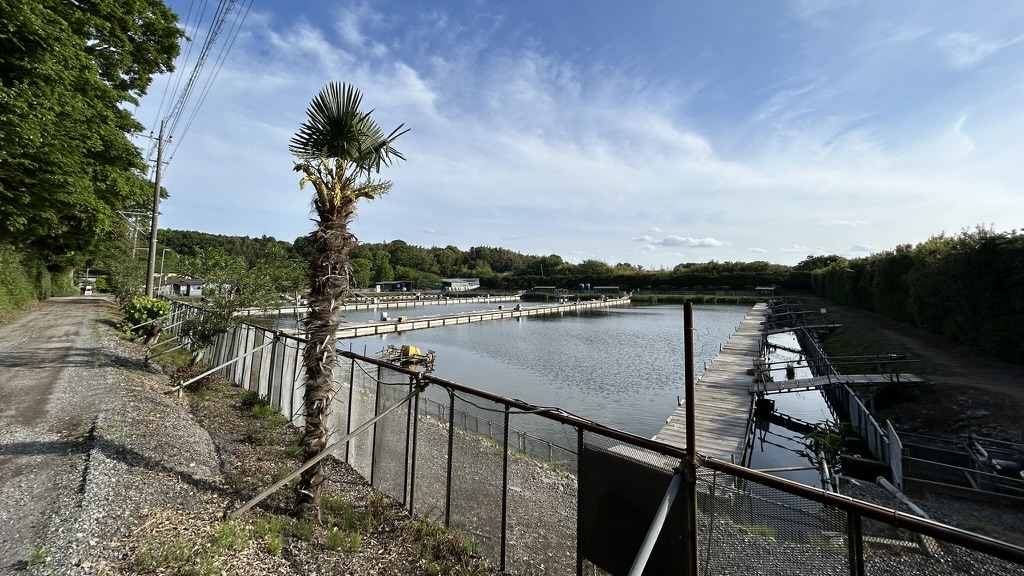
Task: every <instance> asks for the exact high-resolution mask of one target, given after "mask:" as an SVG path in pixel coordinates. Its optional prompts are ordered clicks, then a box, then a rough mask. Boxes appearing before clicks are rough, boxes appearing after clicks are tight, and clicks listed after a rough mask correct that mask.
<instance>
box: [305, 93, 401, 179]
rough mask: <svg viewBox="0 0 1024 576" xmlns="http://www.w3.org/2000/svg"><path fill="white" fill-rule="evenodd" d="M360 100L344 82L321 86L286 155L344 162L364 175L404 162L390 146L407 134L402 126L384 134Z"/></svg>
mask: <svg viewBox="0 0 1024 576" xmlns="http://www.w3.org/2000/svg"><path fill="white" fill-rule="evenodd" d="M362 99H363V97H362V94H361V93H360V92H359V90H358V89H356V88H355V87H354V86H351V85H348V84H345V83H343V82H331V83H330V84H328V85H327V86H324V88H323V89H322V90H321V91H320V93H319V94H317V95H316V97H314V98H313V101H312V102H310V104H309V108H308V109H307V110H306V116H307V119H306V121H305V122H303V123H302V125H301V126H300V127H299V131H298V132H296V133H295V135H294V136H293V137H292V139H291V141H290V142H289V146H288V149H289V151H291V153H292V154H294V155H295V156H297V157H298V158H299V159H301V160H309V159H313V158H337V159H341V160H345V161H347V162H351V163H352V164H353V165H354V167H355V168H356V169H358V170H360V171H365V172H370V171H379V170H380V168H381V166H382V165H384V166H388V165H390V164H391V163H392V162H393V161H396V160H404V159H405V157H404V156H402V154H401V153H400V152H399V151H398V150H396V149H395V147H394V146H393V143H394V141H395V140H396V139H397V138H398V137H399V136H401V135H403V134H405V133H406V132H408V131H409V130H408V129H407V128H405V125H404V124H402V125H399V126H398V128H395V129H394V130H392V131H391V133H390V134H385V132H384V130H383V129H382V128H381V127H380V125H379V124H377V122H375V121H374V120H373V118H372V116H371V115H372V113H373V110H371V111H370V112H361V111H360V110H359V106H360V104H361V103H362Z"/></svg>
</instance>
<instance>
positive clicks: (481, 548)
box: [207, 324, 1024, 575]
mask: <svg viewBox="0 0 1024 576" xmlns="http://www.w3.org/2000/svg"><path fill="white" fill-rule="evenodd" d="M267 344H269V346H267ZM304 344H305V343H304V341H303V340H301V339H297V338H294V337H291V336H287V335H284V334H281V333H275V332H272V331H267V330H264V329H262V328H257V327H255V326H250V325H246V324H242V325H240V326H239V327H238V328H237V329H235V330H233V331H232V332H230V333H227V334H223V335H222V336H221V337H220V338H219V339H218V341H217V342H216V343H215V344H214V345H213V346H211V350H210V351H209V352H208V357H207V361H208V362H210V363H216V364H218V365H219V364H224V363H228V364H226V365H225V367H224V368H223V369H222V370H221V375H223V376H225V377H227V378H231V379H232V380H234V381H235V382H237V383H239V384H240V385H241V386H243V387H245V388H246V389H248V390H254V391H257V392H259V393H260V394H261V395H265V396H266V397H268V398H270V399H271V401H272V403H273V404H274V406H276V407H278V408H280V409H281V411H282V413H284V414H285V415H286V416H289V417H290V418H291V419H292V422H293V423H294V424H296V425H301V423H302V411H303V407H302V392H303V382H304V375H303V373H302V370H301V357H302V350H303V347H304ZM260 346H265V347H264V348H262V349H261V350H260V351H259V352H257V353H253V352H252V351H253V350H255V349H256V348H258V347H260ZM246 354H248V355H246ZM233 358H238V361H237V362H231V361H232V359H233ZM334 378H335V395H334V401H333V404H332V415H331V418H330V420H329V421H330V426H331V427H332V437H333V438H340V437H342V436H344V435H346V434H347V433H348V432H349V431H351V430H354V429H355V428H357V427H358V426H360V425H361V424H363V423H364V422H367V421H368V420H370V419H372V418H373V417H374V416H376V415H377V414H380V413H381V412H383V411H384V410H386V409H387V408H390V407H391V406H393V405H395V404H396V403H399V402H403V401H404V399H405V398H407V397H409V395H410V394H411V393H412V392H413V391H414V390H416V389H423V390H424V391H423V392H421V393H419V394H415V395H413V396H412V397H411V399H410V400H408V404H406V405H405V406H401V407H399V408H398V409H397V410H395V411H393V412H391V413H390V414H388V415H386V416H385V417H384V418H382V419H381V420H380V421H378V422H377V423H376V424H375V425H374V426H373V427H371V428H369V429H368V430H367V431H366V432H364V433H362V434H360V435H358V436H357V437H355V438H353V439H352V440H351V441H350V442H349V444H348V445H347V447H346V449H345V450H338V451H337V452H336V453H335V456H336V457H337V458H339V459H341V460H344V461H346V462H348V464H350V465H351V466H352V467H353V468H354V469H355V470H356V471H358V472H359V473H360V474H361V475H362V476H363V477H364V478H366V479H367V480H368V481H370V482H371V483H372V484H373V486H374V487H375V488H376V489H378V490H380V491H381V492H383V493H386V494H388V495H389V496H391V497H393V498H394V499H395V500H397V501H399V502H401V503H403V505H405V506H406V508H407V509H408V510H409V511H410V513H411V514H412V515H414V516H416V517H425V518H427V519H429V520H430V521H432V522H437V523H440V524H444V525H446V526H448V527H449V528H451V529H452V530H454V531H456V532H457V533H459V534H460V535H461V536H463V537H464V539H465V541H466V542H471V543H472V544H473V546H474V547H475V549H476V551H477V552H478V553H479V554H480V555H482V556H483V557H485V558H487V559H488V560H489V561H490V562H491V563H492V564H493V565H494V566H496V567H499V568H501V569H503V570H505V571H507V572H508V573H513V574H573V573H575V574H588V575H589V574H595V575H596V574H626V573H627V572H628V571H629V568H630V566H631V565H632V562H633V560H634V558H635V557H636V554H637V550H638V549H639V547H640V544H641V542H642V541H643V540H644V537H645V535H646V534H647V531H648V527H649V526H650V524H651V519H652V518H653V517H654V515H655V511H656V510H657V509H658V508H659V505H660V504H663V502H662V499H663V497H664V495H665V494H666V491H667V490H668V489H669V487H670V485H673V484H674V483H673V482H672V480H673V477H674V476H675V475H676V474H680V475H681V476H680V477H682V478H684V480H683V482H682V485H683V488H682V490H681V491H680V496H679V497H677V498H676V499H675V500H674V502H673V503H672V505H671V507H669V508H668V509H667V516H666V520H665V524H664V526H663V527H662V529H661V533H660V536H658V540H657V543H656V544H655V545H654V547H653V551H652V552H651V555H650V559H649V560H648V562H647V569H646V570H645V571H644V572H643V573H644V574H663V573H690V570H691V568H692V567H696V569H697V571H699V573H700V574H707V575H710V574H779V575H782V574H786V575H789V574H855V575H860V574H866V575H872V574H929V575H931V574H934V575H943V574H965V573H966V574H972V573H973V574H1024V549H1021V548H1019V547H1016V546H1012V545H1009V544H1005V543H1002V542H998V541H995V540H991V539H988V538H985V537H982V536H978V535H976V534H972V533H970V532H965V531H963V530H959V529H955V528H951V527H948V526H945V525H942V524H937V523H934V522H931V521H929V520H925V519H920V518H916V517H913V516H909V515H907V514H904V513H901V512H897V511H895V510H890V509H886V508H882V507H879V506H876V505H873V504H869V503H866V502H860V501H856V500H854V499H852V498H849V497H846V496H841V495H837V494H834V493H827V492H824V491H822V490H817V489H813V488H810V487H807V486H803V485H800V484H795V483H792V482H789V481H786V480H783V479H780V478H777V477H773V476H768V475H765V474H762V473H759V472H756V471H753V470H749V469H746V468H742V467H739V466H735V465H733V464H730V463H726V462H720V461H716V460H713V459H704V458H700V459H699V463H700V467H699V468H698V469H697V470H696V473H695V474H690V475H689V476H688V473H687V472H686V471H687V470H689V468H688V467H687V466H685V465H684V464H685V462H686V461H687V454H686V453H685V451H684V450H682V449H680V448H678V447H674V446H670V445H666V444H663V443H660V442H657V441H653V440H648V439H645V438H640V437H636V436H633V435H630V434H627V433H623V432H620V431H617V430H612V429H609V428H605V427H603V426H601V425H600V424H595V423H593V422H589V421H586V420H583V419H579V418H576V417H574V416H572V415H571V414H567V413H565V412H563V411H561V410H559V409H557V408H544V407H537V406H532V405H529V404H526V403H524V402H522V401H518V400H510V399H505V398H502V397H499V396H496V395H493V394H490V393H487V392H483V391H479V390H474V389H471V388H468V387H465V386H462V385H459V384H457V383H454V382H448V381H445V380H442V379H439V378H434V377H431V376H428V375H425V374H422V373H417V372H415V371H412V370H407V369H404V368H402V367H400V366H394V365H390V364H387V363H385V362H381V361H379V360H376V359H373V358H368V357H365V356H361V355H358V354H352V353H349V352H341V353H340V354H339V362H338V364H337V366H336V367H335V370H334ZM691 510H692V514H691V513H690V511H691ZM691 517H692V519H691ZM691 527H692V528H691ZM694 535H695V536H696V537H695V538H694Z"/></svg>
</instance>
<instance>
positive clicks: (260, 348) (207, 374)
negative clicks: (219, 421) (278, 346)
mask: <svg viewBox="0 0 1024 576" xmlns="http://www.w3.org/2000/svg"><path fill="white" fill-rule="evenodd" d="M275 340H277V337H276V336H275V337H274V340H271V341H270V342H267V343H266V344H264V345H262V346H260V347H259V348H253V349H252V350H249V351H248V352H246V353H245V354H242V355H241V356H239V357H237V358H232V359H230V360H228V361H227V362H225V363H223V364H221V365H219V366H216V367H214V368H210V369H209V370H207V371H206V372H203V373H202V374H200V375H199V376H196V377H195V378H192V379H191V380H186V381H185V382H182V383H181V384H179V385H178V386H176V387H174V388H172V389H171V390H170V392H180V391H181V390H182V388H184V387H186V386H188V385H189V384H191V383H193V382H195V381H197V380H201V379H203V378H205V377H207V376H209V375H210V374H213V373H214V372H216V371H217V370H220V369H221V368H223V367H225V366H227V365H228V364H231V363H232V362H237V361H238V360H241V359H242V358H245V357H246V356H250V355H252V354H255V353H256V352H259V351H260V350H262V349H264V348H266V347H267V346H270V345H272V344H273V343H274V341H275Z"/></svg>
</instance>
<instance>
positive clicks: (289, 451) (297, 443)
mask: <svg viewBox="0 0 1024 576" xmlns="http://www.w3.org/2000/svg"><path fill="white" fill-rule="evenodd" d="M282 452H283V453H284V456H285V457H286V458H289V459H292V460H300V459H302V435H301V434H298V435H296V436H295V439H294V440H292V441H291V442H289V443H288V445H287V446H285V447H284V449H283V450H282Z"/></svg>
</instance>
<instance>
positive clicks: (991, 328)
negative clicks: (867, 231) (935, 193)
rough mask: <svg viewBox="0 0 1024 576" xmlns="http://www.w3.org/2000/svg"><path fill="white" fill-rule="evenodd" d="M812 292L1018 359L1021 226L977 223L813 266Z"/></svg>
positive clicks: (1022, 341)
mask: <svg viewBox="0 0 1024 576" xmlns="http://www.w3.org/2000/svg"><path fill="white" fill-rule="evenodd" d="M812 284H813V287H814V292H815V293H816V294H818V295H820V296H824V297H826V298H828V299H829V300H832V301H833V302H838V303H840V304H849V305H852V306H856V307H858V308H863V309H866V310H873V311H875V312H879V313H881V314H885V315H886V316H889V317H890V318H893V319H895V320H899V321H902V322H907V323H910V324H913V325H916V326H919V327H921V328H925V329H927V330H930V331H932V332H936V333H939V334H942V335H945V336H949V337H951V338H954V339H956V340H959V341H961V342H963V343H965V344H967V345H969V346H971V347H972V348H975V349H979V350H983V351H986V352H989V353H991V354H993V355H995V356H997V357H999V358H1002V359H1003V360H1007V361H1011V362H1016V363H1021V362H1024V234H1022V233H1019V232H1017V231H1016V230H1014V231H1011V232H1006V233H996V232H993V231H992V230H988V229H984V228H978V229H975V230H973V231H964V232H962V233H960V234H958V235H956V236H945V235H940V236H935V237H933V238H931V239H930V240H928V241H926V242H923V243H921V244H918V245H916V246H909V245H903V246H898V247H896V248H895V249H893V250H889V251H886V252H881V253H879V254H874V255H872V256H868V257H866V258H857V259H854V260H846V259H842V258H840V259H838V260H836V261H835V262H833V263H832V264H831V265H829V266H828V267H825V268H822V269H819V270H816V271H815V272H814V273H813V274H812Z"/></svg>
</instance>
